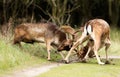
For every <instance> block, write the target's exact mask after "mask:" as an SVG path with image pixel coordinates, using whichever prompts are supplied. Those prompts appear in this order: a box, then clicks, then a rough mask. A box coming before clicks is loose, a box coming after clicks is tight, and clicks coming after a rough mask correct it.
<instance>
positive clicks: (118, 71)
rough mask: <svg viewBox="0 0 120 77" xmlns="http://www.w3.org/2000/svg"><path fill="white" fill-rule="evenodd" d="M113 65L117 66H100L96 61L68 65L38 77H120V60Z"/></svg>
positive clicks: (114, 61)
mask: <svg viewBox="0 0 120 77" xmlns="http://www.w3.org/2000/svg"><path fill="white" fill-rule="evenodd" d="M112 63H115V65H112V64H111V65H98V64H97V63H96V62H95V61H92V62H89V63H72V64H66V65H63V66H60V67H57V68H53V69H51V70H50V71H48V72H46V73H43V74H41V75H40V76H37V77H120V59H119V60H113V61H112Z"/></svg>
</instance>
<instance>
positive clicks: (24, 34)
mask: <svg viewBox="0 0 120 77" xmlns="http://www.w3.org/2000/svg"><path fill="white" fill-rule="evenodd" d="M20 42H25V43H34V42H45V43H46V47H47V53H48V60H50V50H51V49H50V46H51V45H54V46H56V47H57V48H58V47H59V45H61V44H64V43H65V44H67V43H66V42H69V41H68V40H67V39H66V34H65V33H64V32H62V31H61V30H59V28H58V26H57V25H55V24H53V23H50V22H47V23H44V22H42V23H37V24H34V23H24V24H20V25H19V26H17V27H16V28H15V35H14V44H19V45H20ZM65 46H66V47H64V48H67V50H69V49H70V48H68V47H69V43H68V45H65ZM58 50H59V49H58ZM63 50H66V49H63ZM62 57H63V56H62Z"/></svg>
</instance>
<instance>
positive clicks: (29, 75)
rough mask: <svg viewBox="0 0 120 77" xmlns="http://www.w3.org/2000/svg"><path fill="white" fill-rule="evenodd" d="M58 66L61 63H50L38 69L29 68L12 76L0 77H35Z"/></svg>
mask: <svg viewBox="0 0 120 77" xmlns="http://www.w3.org/2000/svg"><path fill="white" fill-rule="evenodd" d="M60 65H62V64H61V63H51V64H47V65H43V66H40V67H38V66H36V67H30V68H27V69H23V70H20V71H15V72H14V73H12V74H9V75H5V76H2V77H35V76H38V75H40V74H42V73H44V72H47V71H49V70H50V69H51V68H54V67H58V66H60Z"/></svg>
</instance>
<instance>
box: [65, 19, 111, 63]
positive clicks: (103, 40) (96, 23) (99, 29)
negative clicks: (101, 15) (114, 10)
mask: <svg viewBox="0 0 120 77" xmlns="http://www.w3.org/2000/svg"><path fill="white" fill-rule="evenodd" d="M87 39H90V40H93V43H94V44H93V46H89V49H88V52H87V54H86V56H85V57H84V60H85V59H87V56H88V54H89V52H90V51H91V50H92V49H93V51H94V54H95V56H96V58H97V61H98V64H104V63H103V62H101V60H100V58H99V56H98V50H99V49H100V48H102V47H103V46H105V51H106V60H107V61H108V55H107V50H108V48H109V46H110V44H111V42H110V27H109V24H108V23H107V22H106V21H105V20H103V19H93V20H90V21H88V22H87V23H86V24H85V26H84V28H83V32H82V35H81V37H80V38H79V39H78V40H77V41H76V42H75V43H74V45H73V46H72V48H71V49H70V51H69V53H68V54H67V56H66V58H65V59H64V60H65V62H66V63H68V62H69V60H68V58H69V56H70V54H71V52H72V51H73V49H75V48H76V47H77V46H78V45H81V44H82V43H83V42H85V41H86V40H87Z"/></svg>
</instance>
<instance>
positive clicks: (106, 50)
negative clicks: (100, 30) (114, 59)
mask: <svg viewBox="0 0 120 77" xmlns="http://www.w3.org/2000/svg"><path fill="white" fill-rule="evenodd" d="M110 45H111V42H110V40H109V39H108V40H107V41H106V42H105V53H106V64H108V63H109V60H108V53H107V52H108V48H109V47H110Z"/></svg>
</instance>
